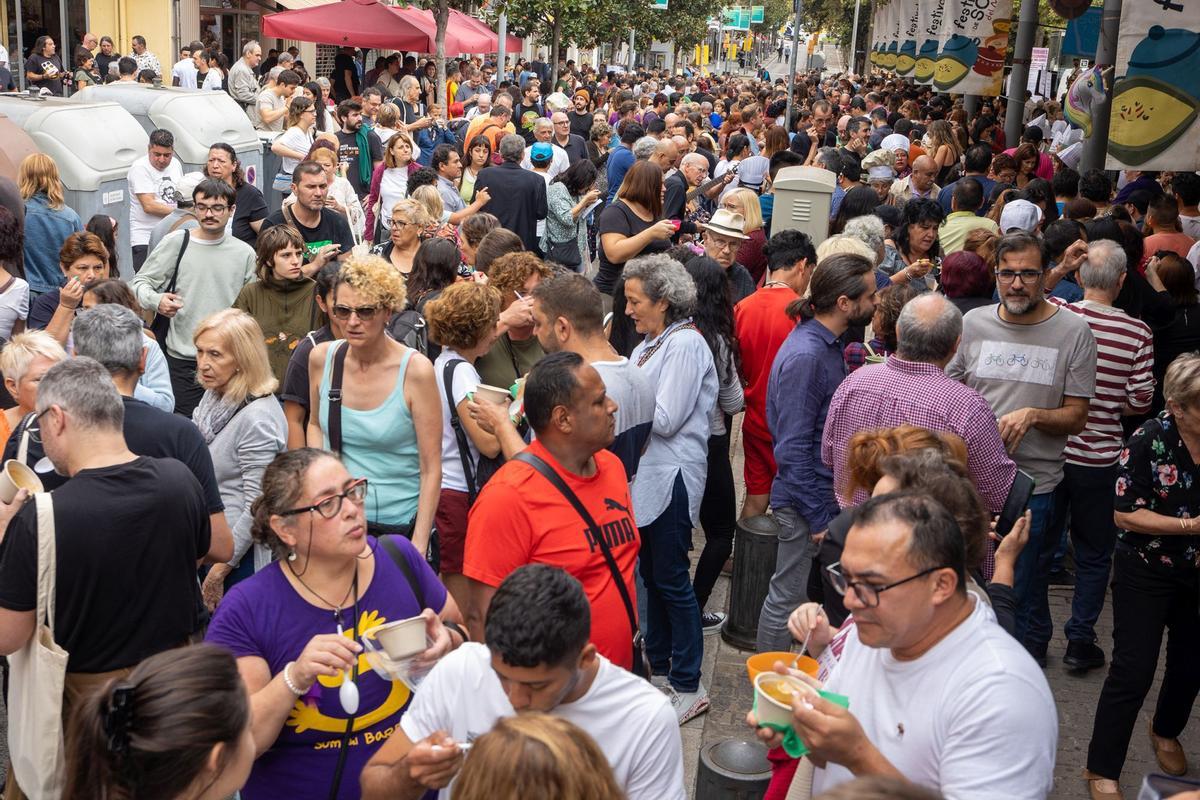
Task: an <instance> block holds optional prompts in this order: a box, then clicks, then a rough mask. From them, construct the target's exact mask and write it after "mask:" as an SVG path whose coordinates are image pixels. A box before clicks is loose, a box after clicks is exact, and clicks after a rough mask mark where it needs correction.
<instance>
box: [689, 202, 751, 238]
mask: <svg viewBox="0 0 1200 800" xmlns="http://www.w3.org/2000/svg"><path fill="white" fill-rule="evenodd" d="M699 227H701V228H703V229H704V230H706V231H712V232H713V233H719V234H721V235H722V236H729V237H731V238H733V239H749V238H750V237H749V236H747V235H746V234H745V232H744V231H745V228H746V219H745V218H744V217H743V216H742V215H741V214H739V213H737V212H736V211H730V210H729V209H727V208H719V209H717V211H716V213H715V214H713V215H712V218H711V219H709V221H708V224H705V225H700V226H699Z"/></svg>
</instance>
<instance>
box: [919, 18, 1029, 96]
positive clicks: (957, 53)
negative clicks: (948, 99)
mask: <svg viewBox="0 0 1200 800" xmlns="http://www.w3.org/2000/svg"><path fill="white" fill-rule="evenodd" d="M924 2H927V3H928V2H931V0H924ZM932 2H933V4H934V6H935V7H936V6H937V5H938V2H937V0H932ZM932 17H933V12H932V11H931V12H930V18H931V19H932ZM939 23H940V30H939V31H938V41H939V43H940V49H939V52H938V54H937V58H936V59H935V62H934V68H933V88H934V89H936V90H937V91H939V92H953V93H954V94H974V95H979V96H982V97H995V96H996V95H998V94H1000V91H1001V86H1002V83H1003V78H1004V60H1005V58H1006V57H1007V55H1008V33H1009V30H1010V29H1011V27H1012V0H945V3H944V4H943V5H942V8H941V17H940V20H939Z"/></svg>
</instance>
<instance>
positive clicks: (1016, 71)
mask: <svg viewBox="0 0 1200 800" xmlns="http://www.w3.org/2000/svg"><path fill="white" fill-rule="evenodd" d="M1105 7H1106V8H1107V3H1106V4H1105ZM1037 26H1038V4H1037V3H1036V2H1035V1H1034V0H1023V2H1022V3H1021V18H1020V21H1019V22H1018V23H1017V44H1016V49H1015V50H1014V51H1013V67H1012V72H1010V73H1009V74H1008V106H1007V107H1006V111H1005V113H1006V114H1007V115H1008V116H1007V117H1005V120H1004V138H1005V140H1006V141H1007V142H1008V143H1009V144H1012V145H1016V144H1017V143H1019V142H1020V139H1021V131H1023V130H1024V129H1025V121H1024V119H1023V117H1024V116H1025V87H1026V85H1027V84H1028V83H1029V58H1030V56H1032V55H1033V37H1034V35H1035V34H1036V33H1037Z"/></svg>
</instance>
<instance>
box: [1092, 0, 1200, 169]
mask: <svg viewBox="0 0 1200 800" xmlns="http://www.w3.org/2000/svg"><path fill="white" fill-rule="evenodd" d="M1112 92H1113V94H1112V98H1113V100H1112V116H1111V118H1110V125H1109V131H1108V160H1107V164H1106V166H1107V167H1108V169H1123V168H1125V167H1130V168H1135V169H1139V170H1160V169H1169V170H1174V171H1182V170H1194V169H1197V168H1200V124H1197V122H1196V117H1197V107H1198V106H1200V3H1177V2H1176V3H1157V2H1152V3H1151V2H1147V3H1126V4H1125V6H1124V7H1123V8H1122V10H1121V27H1120V33H1119V35H1118V38H1117V69H1116V80H1115V81H1114V85H1113V89H1112Z"/></svg>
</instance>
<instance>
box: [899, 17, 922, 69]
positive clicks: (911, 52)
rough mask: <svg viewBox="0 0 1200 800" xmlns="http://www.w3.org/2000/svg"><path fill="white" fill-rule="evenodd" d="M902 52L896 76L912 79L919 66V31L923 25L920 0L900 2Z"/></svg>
mask: <svg viewBox="0 0 1200 800" xmlns="http://www.w3.org/2000/svg"><path fill="white" fill-rule="evenodd" d="M899 6H900V18H901V22H902V23H903V24H902V30H901V31H900V50H899V51H898V54H897V57H896V74H897V75H899V76H900V77H902V78H911V77H912V74H913V69H914V68H915V67H916V66H917V29H918V28H919V26H920V23H921V19H920V18H921V4H920V3H919V2H918V0H900V2H899Z"/></svg>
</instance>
